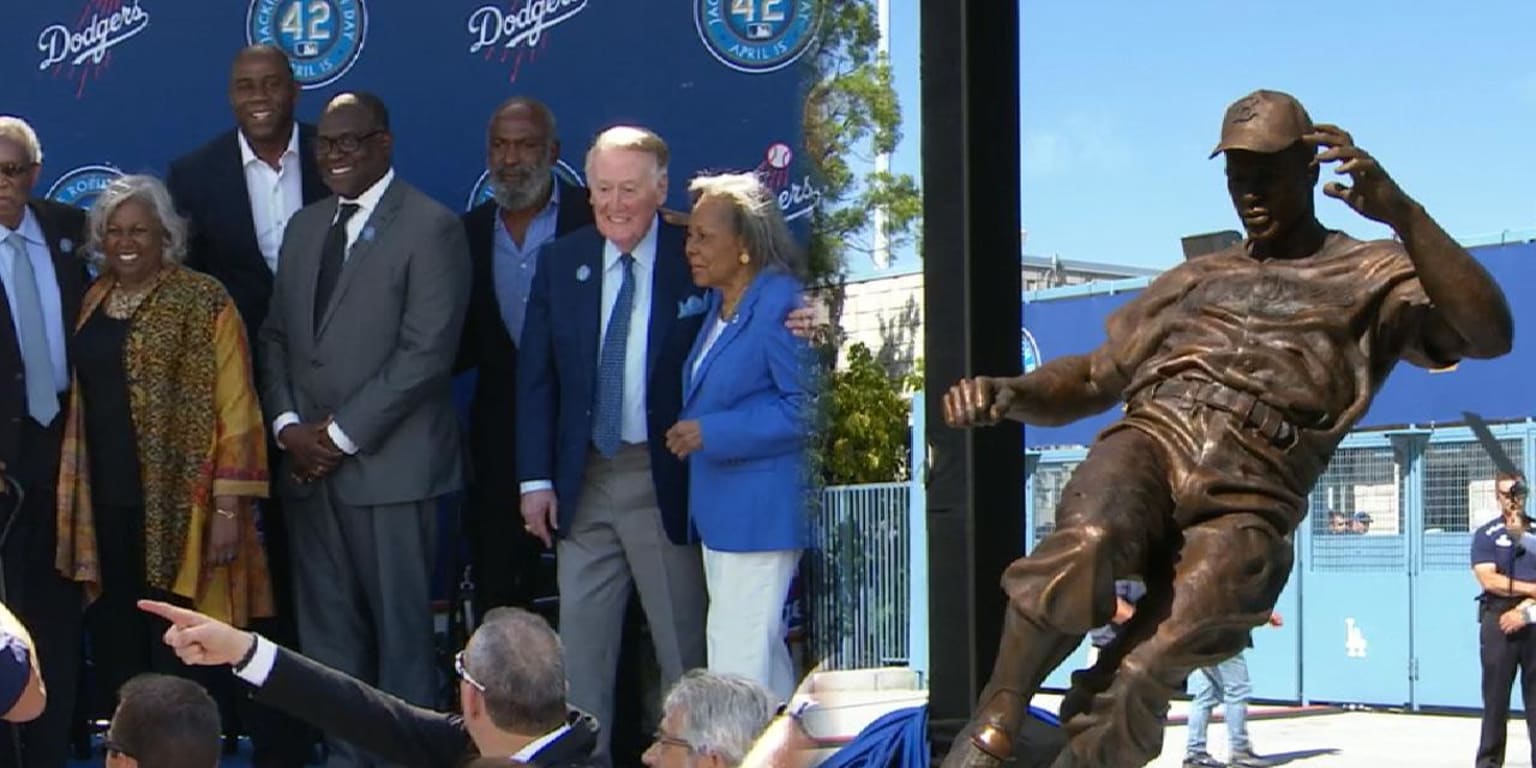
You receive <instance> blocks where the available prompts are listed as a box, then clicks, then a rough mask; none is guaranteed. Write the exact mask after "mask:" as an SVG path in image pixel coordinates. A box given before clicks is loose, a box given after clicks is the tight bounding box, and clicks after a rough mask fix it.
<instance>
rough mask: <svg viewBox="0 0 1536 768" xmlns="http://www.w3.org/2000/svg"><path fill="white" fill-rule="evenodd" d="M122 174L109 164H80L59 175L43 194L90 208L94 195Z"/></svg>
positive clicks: (50, 198) (70, 203) (57, 200)
mask: <svg viewBox="0 0 1536 768" xmlns="http://www.w3.org/2000/svg"><path fill="white" fill-rule="evenodd" d="M122 175H123V172H122V171H120V170H118V169H117V168H114V167H112V166H110V165H82V166H80V167H78V168H75V169H73V170H71V171H68V172H67V173H65V174H64V175H63V176H60V177H59V179H58V181H55V182H53V185H52V186H50V187H48V193H47V194H45V195H43V196H44V197H46V198H48V199H49V200H53V201H55V202H60V203H64V204H65V205H73V206H75V207H78V208H90V207H91V204H92V203H94V202H96V196H97V195H99V194H101V192H102V190H104V189H106V188H107V185H108V184H111V183H112V181H113V180H114V179H116V178H118V177H119V176H122Z"/></svg>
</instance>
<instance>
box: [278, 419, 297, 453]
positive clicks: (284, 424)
mask: <svg viewBox="0 0 1536 768" xmlns="http://www.w3.org/2000/svg"><path fill="white" fill-rule="evenodd" d="M298 423H299V415H298V414H297V413H294V412H293V411H287V412H285V413H283V414H282V415H281V416H278V417H277V418H275V419H273V420H272V439H273V440H276V441H277V447H279V448H282V449H283V450H285V451H286V450H288V448H287V446H285V445H283V438H282V434H283V430H284V429H286V428H288V427H290V426H292V425H294V424H298Z"/></svg>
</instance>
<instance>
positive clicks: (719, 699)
mask: <svg viewBox="0 0 1536 768" xmlns="http://www.w3.org/2000/svg"><path fill="white" fill-rule="evenodd" d="M662 708H663V710H664V711H665V712H666V713H667V714H669V715H673V716H674V717H675V718H676V719H677V721H678V723H679V727H678V732H677V736H678V738H680V739H682V740H684V741H686V742H688V743H689V744H690V745H692V747H693V748H694V750H696V751H697V752H699V753H700V754H714V755H717V756H718V757H720V759H721V760H723V761H725V763H726V764H727V765H739V764H740V763H741V761H742V759H744V758H745V757H746V756H747V752H749V751H751V749H752V744H753V743H755V742H756V741H757V739H758V737H759V736H761V735H762V734H763V731H764V730H765V729H766V728H767V727H768V724H769V723H770V722H772V720H773V718H774V716H775V715H777V714H778V704H777V703H776V702H775V701H774V699H773V696H772V694H770V693H769V692H768V689H767V688H764V687H763V686H761V685H759V684H758V683H756V682H754V681H752V680H749V679H747V678H745V677H742V676H740V675H729V674H722V673H718V672H710V671H708V670H705V669H695V670H691V671H689V672H688V673H687V674H685V675H683V677H682V679H680V680H678V681H677V683H676V684H674V685H673V686H672V690H671V691H669V692H668V693H667V700H666V702H665V703H663V705H662Z"/></svg>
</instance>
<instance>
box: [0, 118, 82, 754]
mask: <svg viewBox="0 0 1536 768" xmlns="http://www.w3.org/2000/svg"><path fill="white" fill-rule="evenodd" d="M42 161H43V151H42V148H41V146H40V145H39V143H38V140H37V134H36V133H35V132H34V131H33V130H32V128H31V126H29V125H27V124H26V122H24V121H22V120H20V119H19V118H15V117H0V284H3V287H4V290H3V291H0V371H3V372H4V373H3V375H0V478H3V480H4V485H3V486H0V523H3V525H4V527H3V530H4V531H5V535H4V540H3V541H4V547H3V549H0V561H3V563H4V570H5V572H4V590H3V593H0V598H3V600H4V602H5V604H6V605H7V606H9V607H10V609H11V610H13V611H15V613H16V615H17V616H18V617H19V618H20V619H21V621H22V623H23V624H25V625H26V627H27V629H28V630H30V631H31V633H32V638H33V640H34V641H35V646H34V651H35V653H36V655H37V660H38V661H39V662H40V666H41V669H42V675H43V684H44V685H45V686H46V687H47V689H48V706H47V708H46V709H45V710H44V712H43V714H42V716H40V717H38V718H37V719H36V720H33V721H32V722H30V723H28V724H27V725H25V726H22V727H21V730H20V734H21V740H22V744H21V745H20V747H19V748H18V747H17V745H16V744H15V743H14V741H13V739H12V738H0V766H7V768H9V766H17V765H20V766H26V767H27V768H63V766H64V761H65V759H66V758H67V756H68V743H69V730H70V719H71V718H72V717H73V715H74V711H75V685H76V682H77V679H78V670H79V663H78V661H79V654H80V591H79V587H78V586H76V585H75V584H74V583H73V582H70V581H67V580H65V579H64V578H63V577H62V576H60V575H59V574H58V572H57V571H56V570H55V569H54V567H53V553H54V545H55V544H56V542H57V536H56V534H55V530H54V524H53V520H54V508H55V506H56V504H57V496H58V476H59V446H60V443H61V442H62V440H63V437H64V421H65V417H66V414H65V412H64V411H65V408H67V407H68V404H69V384H70V373H69V371H70V336H71V334H70V333H69V330H70V329H71V328H73V327H74V321H75V316H76V315H78V314H80V298H81V296H83V295H84V294H85V287H86V282H87V277H86V273H85V263H84V262H83V261H81V260H80V259H79V258H78V257H77V256H76V252H77V249H78V248H80V247H81V246H82V245H83V244H84V241H85V213H84V212H83V211H81V210H80V209H78V208H74V207H71V206H68V205H60V204H58V203H54V202H50V201H47V200H34V199H32V197H31V195H32V188H33V187H34V186H35V185H36V184H37V177H38V174H39V172H40V171H41V168H42ZM7 731H8V733H7V734H6V735H7V736H12V735H13V734H15V731H14V730H11V729H7Z"/></svg>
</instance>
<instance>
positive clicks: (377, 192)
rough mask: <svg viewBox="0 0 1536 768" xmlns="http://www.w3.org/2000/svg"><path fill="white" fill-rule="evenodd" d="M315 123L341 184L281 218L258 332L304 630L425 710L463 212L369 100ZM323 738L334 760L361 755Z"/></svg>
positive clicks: (352, 99)
mask: <svg viewBox="0 0 1536 768" xmlns="http://www.w3.org/2000/svg"><path fill="white" fill-rule="evenodd" d="M316 133H317V135H316V138H315V146H316V150H317V152H316V156H317V159H318V161H319V163H320V170H321V174H322V176H323V177H324V179H325V183H326V186H328V187H329V188H330V189H331V191H333V192H335V193H336V194H335V196H334V197H331V198H327V199H325V200H322V201H321V202H319V203H315V204H314V205H311V206H308V207H306V208H304V209H303V210H301V211H299V213H298V214H296V215H295V216H294V217H293V220H292V221H290V222H289V224H288V229H287V232H286V233H285V234H284V237H283V247H282V256H281V258H282V262H283V268H282V269H280V270H279V271H278V275H277V284H276V287H275V289H274V291H273V295H272V308H271V311H270V312H268V314H267V319H266V323H265V325H263V327H262V330H261V346H262V347H263V359H264V366H265V369H264V371H263V376H262V381H263V389H264V391H265V396H264V398H263V399H264V401H265V403H266V405H267V408H268V409H269V410H271V411H272V412H274V413H277V414H279V415H278V416H277V417H276V418H275V419H274V423H273V432H274V433H275V434H276V436H277V442H278V444H279V446H280V447H281V448H282V450H283V455H282V471H279V472H278V473H277V481H276V482H277V488H278V491H279V493H280V494H281V495H282V497H283V499H284V501H285V503H286V504H287V505H288V508H289V509H290V510H292V515H291V517H290V519H289V524H290V531H289V533H290V536H291V539H292V540H291V542H290V544H291V546H292V556H293V565H294V576H295V578H294V585H295V588H296V597H297V603H298V617H299V635H300V639H301V641H302V642H303V644H304V647H305V649H306V651H307V652H308V653H309V654H310V655H312V656H314V657H315V658H316V659H318V660H320V661H322V662H324V663H326V664H328V665H330V666H333V667H336V668H337V669H340V670H343V671H345V672H347V673H348V674H351V675H353V676H354V677H358V678H359V679H362V680H364V681H367V682H370V683H375V682H376V683H377V684H378V685H379V687H381V688H383V689H384V690H386V691H388V692H390V693H393V694H395V695H398V696H400V697H401V698H404V699H406V700H408V701H411V702H414V703H417V704H423V705H425V704H428V703H430V701H431V699H432V696H433V691H434V687H435V686H434V667H433V640H432V621H431V614H430V607H429V602H430V595H429V591H430V586H431V573H432V567H433V557H434V554H435V544H434V537H435V518H436V511H435V510H436V501H437V499H438V498H440V497H442V496H443V495H445V494H448V493H452V492H455V491H457V490H459V489H460V487H461V483H462V467H461V460H460V456H459V432H458V422H457V420H456V418H455V416H454V412H453V401H452V388H451V387H452V381H451V377H452V371H453V362H454V355H455V351H456V349H457V347H458V341H459V334H460V332H461V331H462V329H463V323H464V312H465V307H466V306H467V304H468V300H469V283H470V264H469V254H468V246H467V244H466V243H465V238H464V228H463V226H462V225H461V224H460V222H459V220H458V218H457V217H455V216H454V215H453V214H452V213H451V212H449V211H448V210H447V209H446V208H444V207H443V206H441V205H439V204H438V203H436V202H434V201H432V200H431V199H430V198H428V197H427V196H426V195H424V194H422V193H421V192H420V191H418V190H416V189H415V188H414V187H412V186H410V185H409V184H407V183H405V182H404V181H402V180H400V179H397V178H396V177H395V172H394V169H393V168H392V167H391V164H392V149H393V139H392V137H391V135H390V131H389V113H388V111H387V110H386V108H385V106H384V104H383V102H382V101H380V100H379V99H378V97H376V96H374V95H372V94H367V93H342V94H339V95H337V96H336V97H334V98H333V99H332V100H331V101H330V103H329V104H327V106H326V108H325V111H324V114H323V115H322V116H321V118H320V124H319V126H318V129H317V132H316ZM331 747H332V762H331V765H333V766H335V765H369V764H371V762H370V759H369V758H367V757H365V756H363V755H361V754H356V753H351V749H350V747H349V746H347V745H345V744H344V743H340V742H336V741H333V742H332V744H331ZM342 755H344V757H343V756H342Z"/></svg>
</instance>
